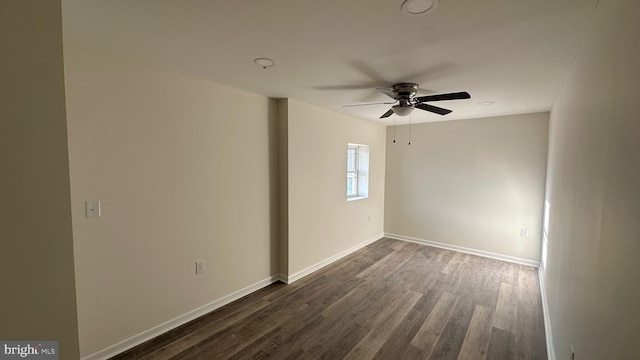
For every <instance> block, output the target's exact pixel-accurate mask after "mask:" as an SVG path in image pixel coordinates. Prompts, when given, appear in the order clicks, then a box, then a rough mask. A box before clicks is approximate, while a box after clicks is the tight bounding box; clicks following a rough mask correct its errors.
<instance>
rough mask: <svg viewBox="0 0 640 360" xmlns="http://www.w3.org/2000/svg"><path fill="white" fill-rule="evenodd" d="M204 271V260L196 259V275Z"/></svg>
mask: <svg viewBox="0 0 640 360" xmlns="http://www.w3.org/2000/svg"><path fill="white" fill-rule="evenodd" d="M203 272H204V260H198V261H196V275H197V274H202V273H203Z"/></svg>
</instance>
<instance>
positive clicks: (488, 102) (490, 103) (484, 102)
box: [478, 101, 496, 106]
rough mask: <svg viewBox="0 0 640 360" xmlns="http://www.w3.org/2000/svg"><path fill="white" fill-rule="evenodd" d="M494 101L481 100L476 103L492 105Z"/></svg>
mask: <svg viewBox="0 0 640 360" xmlns="http://www.w3.org/2000/svg"><path fill="white" fill-rule="evenodd" d="M495 103H496V102H495V101H483V102H479V103H478V105H485V106H487V105H493V104H495Z"/></svg>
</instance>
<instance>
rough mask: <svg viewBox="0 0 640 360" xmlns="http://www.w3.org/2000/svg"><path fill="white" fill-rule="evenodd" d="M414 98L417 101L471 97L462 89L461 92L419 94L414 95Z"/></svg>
mask: <svg viewBox="0 0 640 360" xmlns="http://www.w3.org/2000/svg"><path fill="white" fill-rule="evenodd" d="M415 99H416V100H418V101H419V102H426V101H442V100H460V99H471V95H469V93H468V92H466V91H462V92H456V93H449V94H438V95H427V96H420V97H416V98H415Z"/></svg>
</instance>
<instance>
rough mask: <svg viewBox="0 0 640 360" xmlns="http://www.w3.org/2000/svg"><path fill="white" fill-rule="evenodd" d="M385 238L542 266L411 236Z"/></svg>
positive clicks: (533, 261)
mask: <svg viewBox="0 0 640 360" xmlns="http://www.w3.org/2000/svg"><path fill="white" fill-rule="evenodd" d="M384 236H385V237H388V238H391V239H396V240H403V241H409V242H414V243H417V244H422V245H428V246H433V247H437V248H442V249H447V250H453V251H458V252H462V253H467V254H471V255H477V256H482V257H486V258H491V259H496V260H502V261H507V262H511V263H516V264H520V265H527V266H533V267H539V266H540V262H539V261H535V260H530V259H523V258H519V257H516V256H509V255H503V254H498V253H494V252H490V251H484V250H478V249H473V248H468V247H464V246H457V245H451V244H445V243H440V242H436V241H431V240H425V239H418V238H414V237H410V236H404V235H398V234H390V233H385V234H384Z"/></svg>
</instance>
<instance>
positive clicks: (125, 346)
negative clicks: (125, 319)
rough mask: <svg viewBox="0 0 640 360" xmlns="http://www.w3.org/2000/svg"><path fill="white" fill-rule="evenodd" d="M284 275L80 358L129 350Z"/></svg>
mask: <svg viewBox="0 0 640 360" xmlns="http://www.w3.org/2000/svg"><path fill="white" fill-rule="evenodd" d="M284 280H285V277H284V276H283V275H282V274H277V275H273V276H271V277H269V278H267V279H264V280H262V281H258V282H257V283H255V284H252V285H249V286H247V287H245V288H243V289H240V290H238V291H235V292H233V293H231V294H229V295H227V296H224V297H221V298H219V299H217V300H214V301H212V302H210V303H208V304H205V305H203V306H201V307H199V308H196V309H194V310H191V311H189V312H187V313H186V314H183V315H180V316H178V317H176V318H174V319H171V320H169V321H165V322H164V323H162V324H159V325H156V326H154V327H152V328H150V329H148V330H145V331H143V332H141V333H139V334H136V335H134V336H131V337H129V338H127V339H124V340H122V341H120V342H118V343H115V344H113V345H110V346H108V347H106V348H104V349H102V350H98V351H96V352H93V353H91V354H89V355H86V356H83V357H82V360H105V359H108V358H111V357H113V356H115V355H118V354H120V353H122V352H124V351H126V350H129V349H131V348H133V347H135V346H137V345H140V344H142V343H143V342H145V341H148V340H151V339H153V338H154V337H156V336H159V335H162V334H164V333H165V332H167V331H169V330H172V329H175V328H177V327H178V326H180V325H183V324H186V323H187V322H189V321H191V320H195V319H197V318H199V317H200V316H202V315H205V314H207V313H209V312H211V311H213V310H216V309H218V308H219V307H222V306H224V305H227V304H229V303H231V302H233V301H235V300H238V299H240V298H241V297H243V296H245V295H249V294H251V293H252V292H254V291H256V290H260V289H262V288H263V287H265V286H267V285H270V284H272V283H274V282H277V281H283V282H284Z"/></svg>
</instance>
